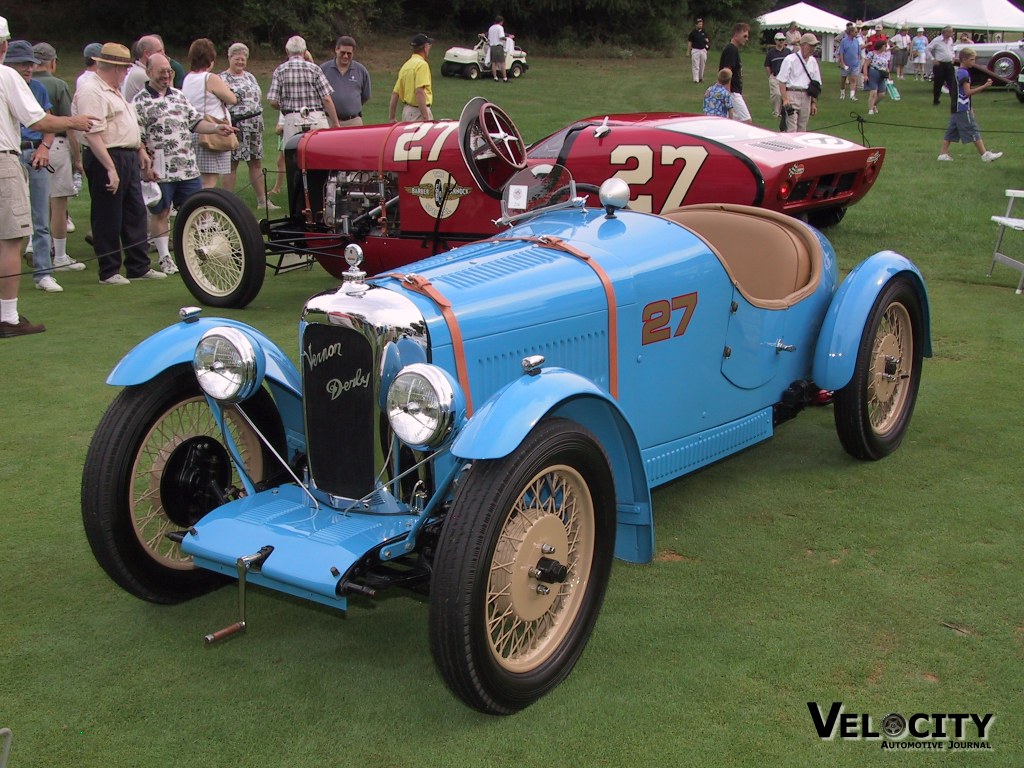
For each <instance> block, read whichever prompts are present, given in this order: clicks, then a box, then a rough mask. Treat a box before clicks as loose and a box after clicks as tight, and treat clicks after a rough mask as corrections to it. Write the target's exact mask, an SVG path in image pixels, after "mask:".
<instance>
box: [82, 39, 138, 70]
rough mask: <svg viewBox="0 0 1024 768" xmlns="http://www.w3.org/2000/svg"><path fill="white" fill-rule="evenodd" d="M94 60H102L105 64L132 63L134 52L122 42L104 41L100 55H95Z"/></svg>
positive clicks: (119, 64) (122, 65)
mask: <svg viewBox="0 0 1024 768" xmlns="http://www.w3.org/2000/svg"><path fill="white" fill-rule="evenodd" d="M92 58H93V60H95V61H102V62H103V63H104V64H115V65H117V66H120V67H130V66H131V65H132V54H131V51H129V50H128V49H127V48H125V47H124V46H123V45H121V44H120V43H104V44H103V47H102V48H101V49H100V54H99V56H93V57H92Z"/></svg>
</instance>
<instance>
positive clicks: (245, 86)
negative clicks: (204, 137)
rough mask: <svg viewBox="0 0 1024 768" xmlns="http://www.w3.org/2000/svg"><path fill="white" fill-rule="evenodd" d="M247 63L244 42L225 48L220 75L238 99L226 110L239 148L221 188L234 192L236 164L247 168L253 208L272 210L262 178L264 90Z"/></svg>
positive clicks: (233, 153)
mask: <svg viewBox="0 0 1024 768" xmlns="http://www.w3.org/2000/svg"><path fill="white" fill-rule="evenodd" d="M248 63H249V47H248V46H247V45H246V44H245V43H232V44H231V45H230V46H229V47H228V68H227V69H225V70H224V71H223V72H221V73H220V76H221V78H222V79H223V80H224V82H225V83H227V86H228V88H230V89H231V92H232V93H234V94H235V96H237V97H238V101H237V102H236V103H235V105H234V106H233V107H231V108H230V109H228V113H229V114H230V115H231V123H232V125H234V126H235V127H236V128H238V148H237V149H235V150H234V151H233V152H232V153H231V171H230V173H228V175H227V176H225V177H224V189H226V190H228V191H229V192H234V191H235V177H236V174H237V173H238V164H239V163H245V164H246V166H247V167H248V169H249V184H250V185H251V186H252V190H253V192H254V193H255V194H256V205H257V206H258V207H260V208H264V207H265V208H267V209H268V210H271V211H273V210H275V209H277V207H278V206H276V205H274V203H273V202H272V201H271V200H268V199H267V191H266V190H267V187H266V182H265V181H264V179H263V90H262V89H261V88H260V84H259V82H258V81H257V80H256V76H255V75H253V73H252V72H249V71H248V70H247V69H246V68H245V67H246V64H248Z"/></svg>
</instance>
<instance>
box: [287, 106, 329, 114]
mask: <svg viewBox="0 0 1024 768" xmlns="http://www.w3.org/2000/svg"><path fill="white" fill-rule="evenodd" d="M323 112H324V111H323V110H322V109H310V108H309V107H303V108H302V109H282V110H281V114H282V115H295V114H299V113H305V114H307V115H322V114H323Z"/></svg>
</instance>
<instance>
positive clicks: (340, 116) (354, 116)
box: [338, 112, 363, 120]
mask: <svg viewBox="0 0 1024 768" xmlns="http://www.w3.org/2000/svg"><path fill="white" fill-rule="evenodd" d="M362 116H363V113H362V112H356V113H355V114H354V115H338V120H355V119H356V118H357V117H362Z"/></svg>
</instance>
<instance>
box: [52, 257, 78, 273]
mask: <svg viewBox="0 0 1024 768" xmlns="http://www.w3.org/2000/svg"><path fill="white" fill-rule="evenodd" d="M53 269H54V271H55V272H81V271H82V270H83V269H85V264H83V263H82V262H80V261H76V260H75V259H72V258H71V257H70V256H59V257H57V258H56V259H54V260H53Z"/></svg>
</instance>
